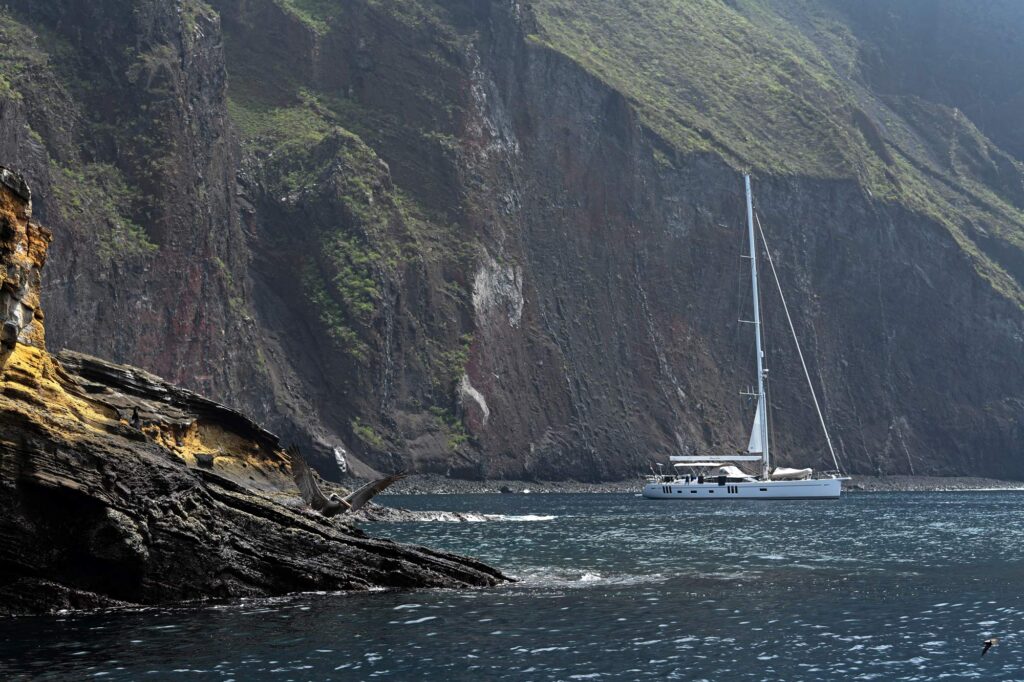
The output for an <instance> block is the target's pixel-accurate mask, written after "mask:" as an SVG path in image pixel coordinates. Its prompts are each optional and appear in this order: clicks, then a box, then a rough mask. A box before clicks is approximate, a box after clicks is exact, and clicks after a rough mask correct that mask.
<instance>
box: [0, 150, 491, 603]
mask: <svg viewBox="0 0 1024 682" xmlns="http://www.w3.org/2000/svg"><path fill="white" fill-rule="evenodd" d="M29 196H30V195H29V193H28V191H27V188H26V187H25V185H24V183H23V182H22V181H21V179H20V178H19V177H17V176H14V175H13V174H11V173H9V172H8V171H6V170H0V221H2V223H3V228H4V233H3V241H2V242H0V272H2V273H5V279H4V282H3V289H2V296H3V302H4V306H5V308H4V310H6V318H5V324H10V325H13V326H14V327H16V330H12V332H11V335H10V337H9V338H10V340H9V341H8V340H7V338H6V337H5V343H4V346H3V353H2V355H0V615H5V614H18V613H37V612H46V611H52V610H55V609H61V608H87V607H95V606H105V605H116V604H156V603H168V602H177V601H182V600H195V599H206V598H224V597H238V596H258V595H273V594H282V593H286V592H290V591H300V590H325V589H329V590H335V589H352V590H360V589H369V588H376V587H395V588H397V587H458V586H470V585H493V584H496V583H497V582H500V581H502V580H504V578H503V576H502V575H501V574H500V573H499V572H497V571H495V570H494V569H491V568H489V567H487V566H484V565H483V564H480V563H478V562H475V561H473V560H471V559H466V558H463V557H457V556H453V555H449V554H444V553H439V552H433V551H430V550H427V549H424V548H415V547H407V546H402V545H397V544H395V543H393V542H390V541H386V540H376V539H373V538H368V537H366V536H365V535H364V534H363V533H362V532H361V531H359V530H358V529H355V528H353V527H350V526H347V525H345V524H344V522H343V520H342V521H340V522H339V521H335V522H332V521H330V520H327V519H324V518H323V517H321V516H319V515H317V514H315V513H312V512H310V511H309V510H307V509H305V508H304V505H302V504H301V502H299V501H298V499H297V498H296V497H295V496H294V495H293V494H292V492H289V491H291V490H292V487H291V484H290V482H289V479H290V474H289V469H288V462H287V459H286V456H285V455H284V453H283V452H282V451H281V449H280V447H279V444H278V439H277V437H276V436H274V435H273V434H271V433H269V432H267V431H266V430H263V429H262V428H260V427H259V426H258V425H257V424H256V423H254V422H253V421H252V420H250V419H249V418H247V417H245V416H244V415H242V414H241V413H239V412H237V411H234V410H232V409H229V408H227V407H225V406H223V405H220V404H218V403H216V402H214V401H211V400H208V399H206V398H203V397H202V396H199V395H197V394H195V393H193V392H191V391H187V390H185V389H181V388H179V387H176V386H174V385H171V384H169V383H167V382H165V381H163V380H161V379H159V378H158V377H155V376H153V375H151V374H149V373H147V372H145V371H143V370H140V369H138V368H134V367H128V366H124V365H116V364H112V363H109V362H106V361H103V360H100V359H98V358H93V357H90V356H86V355H82V354H78V353H69V352H65V353H62V354H61V355H60V356H58V357H56V358H54V357H52V356H50V355H49V354H48V353H47V351H46V347H45V343H44V335H43V323H42V313H41V310H40V308H39V293H40V291H39V279H40V278H39V271H40V269H41V267H42V265H43V263H44V262H45V258H46V247H47V245H48V242H49V235H48V233H47V231H46V230H45V229H43V228H42V227H40V226H38V225H35V224H33V223H32V222H30V220H29V217H30V215H31V204H30V201H29ZM12 310H13V312H12ZM282 491H283V492H282Z"/></svg>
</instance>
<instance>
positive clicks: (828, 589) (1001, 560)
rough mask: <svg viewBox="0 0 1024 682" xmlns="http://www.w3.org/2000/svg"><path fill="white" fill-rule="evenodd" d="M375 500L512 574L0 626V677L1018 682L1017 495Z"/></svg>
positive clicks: (435, 542)
mask: <svg viewBox="0 0 1024 682" xmlns="http://www.w3.org/2000/svg"><path fill="white" fill-rule="evenodd" d="M381 500H382V501H385V502H387V503H389V504H393V505H395V506H404V507H408V508H413V509H423V510H427V509H430V510H451V511H463V512H479V513H480V514H482V515H487V516H481V517H480V518H481V519H486V520H481V521H480V522H477V523H450V522H429V523H402V524H376V525H371V526H368V528H367V530H368V531H369V532H371V533H372V534H375V535H382V536H388V537H391V538H394V539H395V540H398V541H402V542H412V543H417V544H423V545H427V546H430V547H436V548H441V549H445V550H449V551H453V552H460V553H465V554H470V555H473V556H476V557H479V558H480V559H482V560H484V561H487V562H489V563H491V564H493V565H495V566H499V567H501V568H502V569H504V570H505V571H507V572H508V573H509V574H510V575H513V576H515V577H517V578H518V579H519V582H517V583H515V584H513V585H509V586H507V587H500V588H496V589H472V590H421V591H405V592H377V593H368V594H305V595H298V596H293V597H288V598H281V599H264V600H246V601H239V602H232V603H227V604H218V605H211V606H205V607H190V608H179V609H142V610H135V611H118V612H103V613H92V614H68V615H62V616H56V617H38V618H17V619H7V620H0V678H3V679H18V678H25V679H29V678H31V679H87V678H94V677H95V678H100V679H133V680H136V679H138V680H147V679H153V680H157V679H161V680H162V679H171V680H174V679H181V680H203V679H211V680H232V679H233V680H239V681H241V680H264V679H267V680H271V679H272V680H326V679H334V680H375V679H392V680H413V679H437V680H446V681H451V680H646V679H651V680H702V679H704V680H938V679H949V680H956V679H974V678H977V679H986V680H993V679H1005V680H1009V679H1024V634H1021V633H1022V629H1024V493H1019V492H950V493H852V494H846V495H844V496H843V498H842V499H840V500H838V501H832V502H820V501H819V502H811V501H808V502H799V501H776V502H764V501H756V500H749V501H743V500H728V501H725V500H722V501H715V502H711V501H704V502H699V501H692V502H683V501H678V502H677V501H651V500H644V499H642V498H640V497H636V496H634V495H628V494H618V495H594V494H589V495H552V494H545V495H537V494H533V495H461V496H409V497H402V496H394V495H391V496H382V497H381ZM991 636H997V637H999V638H1000V642H999V644H998V645H997V646H996V647H995V648H994V649H993V650H992V651H990V652H989V654H988V655H986V656H985V657H984V658H981V657H980V654H981V644H982V641H983V640H984V639H986V638H988V637H991Z"/></svg>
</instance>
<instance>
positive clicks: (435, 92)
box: [0, 0, 1024, 479]
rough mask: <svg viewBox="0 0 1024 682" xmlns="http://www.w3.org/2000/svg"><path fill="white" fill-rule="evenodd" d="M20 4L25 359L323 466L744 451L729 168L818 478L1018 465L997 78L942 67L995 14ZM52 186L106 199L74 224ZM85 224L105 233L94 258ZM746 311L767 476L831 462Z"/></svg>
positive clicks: (564, 469) (13, 144) (841, 8)
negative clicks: (775, 285)
mask: <svg viewBox="0 0 1024 682" xmlns="http://www.w3.org/2000/svg"><path fill="white" fill-rule="evenodd" d="M37 5H38V3H17V2H16V3H14V7H15V10H14V11H13V13H12V14H11V15H10V16H7V17H5V22H6V23H5V24H4V26H5V29H4V30H5V31H6V35H7V36H9V37H8V39H7V43H8V44H9V45H10V47H9V48H8V50H7V52H8V53H10V54H11V55H13V57H11V58H10V59H8V67H7V71H6V72H5V75H6V77H7V79H8V80H9V81H10V83H11V84H12V85H11V89H10V91H9V92H8V93H7V94H6V95H5V96H4V104H3V107H2V108H0V129H2V130H5V131H8V134H5V135H4V136H3V138H2V141H0V145H7V147H3V148H0V151H3V153H4V154H5V155H8V158H9V162H11V163H14V162H15V161H17V162H19V163H21V164H23V166H24V167H25V168H27V169H28V170H29V171H30V174H35V176H36V177H38V181H37V182H38V183H39V184H40V186H41V187H42V188H43V191H42V192H41V194H42V195H43V198H42V200H41V203H42V205H43V206H44V208H45V210H46V212H47V217H48V219H49V220H50V223H51V224H52V225H53V227H54V229H55V231H56V232H57V234H58V235H60V234H61V233H62V232H63V231H67V232H71V231H72V229H76V230H78V231H79V232H80V233H81V239H79V240H75V247H74V252H73V253H72V252H71V251H70V250H69V251H66V252H63V253H62V252H61V251H60V248H61V247H60V246H59V244H60V243H61V241H62V240H58V242H57V243H58V246H57V247H55V255H54V258H53V263H52V265H51V268H54V269H56V270H57V274H56V275H53V276H52V280H51V281H52V287H53V288H54V290H55V294H54V296H55V297H56V298H57V300H58V308H57V309H54V308H52V307H51V318H52V319H53V322H52V323H51V328H53V327H54V326H56V329H57V330H56V331H54V330H53V329H51V337H52V338H56V339H58V340H59V342H60V343H61V344H65V343H66V344H67V345H70V346H71V347H75V348H81V349H84V350H89V351H91V352H100V353H105V354H109V355H111V356H112V357H114V358H116V359H118V360H123V361H129V360H130V361H131V362H133V363H139V364H142V365H143V366H146V367H149V368H152V369H154V370H156V371H159V372H161V373H165V374H167V375H168V376H171V377H174V378H176V379H181V380H183V381H185V382H186V383H187V384H188V385H190V386H194V387H199V388H203V389H204V390H211V391H213V393H214V394H215V395H217V396H219V397H221V398H223V399H225V400H227V401H229V402H232V403H235V404H238V405H240V406H244V407H245V408H246V409H248V410H250V411H252V412H253V413H254V414H256V415H258V416H260V417H261V418H264V417H265V418H267V419H269V420H270V423H271V424H272V425H273V428H274V429H275V430H279V431H281V432H282V433H284V434H286V435H288V436H289V437H292V436H294V437H296V438H298V439H300V440H301V441H303V442H305V443H307V444H308V445H309V446H310V447H311V448H313V449H315V451H316V452H318V453H319V454H320V460H319V465H320V468H321V469H322V470H323V471H324V472H325V473H326V474H328V475H336V474H337V471H336V466H335V463H336V462H339V463H340V462H344V463H345V465H346V466H348V467H351V468H354V469H356V470H357V471H359V470H361V467H364V466H366V465H368V466H369V467H376V468H381V469H383V468H387V469H392V468H397V467H399V466H407V467H411V468H414V469H417V470H429V471H439V472H446V473H450V474H452V475H458V476H470V477H477V476H507V477H530V476H535V477H555V478H559V477H566V476H572V477H582V478H587V479H596V478H609V477H620V476H625V475H628V474H631V473H633V472H635V471H636V470H638V469H644V468H646V465H647V462H648V461H649V459H650V458H651V456H652V455H655V454H661V455H664V454H668V453H673V452H679V451H691V450H699V451H706V450H708V449H714V450H717V451H720V450H722V449H726V450H731V449H736V448H740V447H742V446H743V444H744V442H745V435H746V434H745V429H746V427H747V422H748V421H749V412H750V411H751V408H750V406H749V405H746V404H745V403H744V402H742V401H741V400H740V399H738V398H737V397H736V394H737V392H738V391H739V390H740V389H741V388H743V387H744V386H745V385H746V383H748V382H749V381H750V376H751V374H752V368H751V365H752V362H751V355H752V349H751V348H750V347H749V346H750V344H748V343H747V341H746V335H745V332H744V330H738V329H737V323H736V320H737V319H739V318H742V317H744V316H745V315H746V314H749V313H746V312H745V309H744V308H743V307H742V305H743V302H745V287H746V286H747V285H746V284H745V283H744V282H743V281H740V280H739V279H738V278H739V277H740V276H741V272H742V267H743V265H742V263H741V261H740V259H739V258H738V255H739V254H740V253H741V250H742V244H743V241H742V229H741V225H742V195H741V183H740V179H739V173H738V170H737V169H738V168H753V169H754V172H755V192H756V197H757V200H758V205H759V206H758V207H759V212H760V215H761V217H762V219H763V220H764V223H765V227H766V230H767V231H768V236H769V239H770V240H771V242H772V248H773V253H774V254H775V256H776V258H777V260H778V265H779V267H780V273H779V274H780V277H781V278H782V280H783V286H784V288H785V289H786V290H787V292H788V295H789V298H790V305H791V307H793V308H795V309H796V310H797V311H799V312H798V314H797V323H798V327H799V328H798V332H799V333H800V335H801V338H802V339H803V342H804V344H805V353H807V354H808V356H809V362H810V369H811V372H812V375H813V376H814V378H815V379H816V380H817V381H820V382H821V384H823V385H824V387H825V392H824V408H825V411H826V414H827V416H828V418H829V420H830V421H831V422H832V423H833V424H834V427H835V428H836V433H835V434H834V435H835V436H836V440H837V442H838V444H839V449H840V456H841V459H842V461H843V463H844V465H845V466H846V467H847V468H849V469H850V470H852V471H855V472H863V473H917V474H926V473H928V474H938V473H947V474H949V473H968V472H970V473H974V474H986V475H995V476H1015V477H1020V476H1024V469H1022V468H1021V464H1020V462H1021V461H1024V460H1021V458H1019V457H1018V456H1017V455H1018V454H1019V453H1020V445H1019V444H1020V442H1022V441H1021V436H1022V435H1024V434H1022V433H1021V429H1022V428H1024V426H1022V420H1021V416H1020V415H1021V414H1022V412H1021V410H1022V408H1024V396H1022V394H1021V391H1020V388H1019V386H1020V381H1019V378H1020V377H1021V376H1022V374H1024V372H1022V370H1024V365H1022V364H1021V363H1022V362H1024V360H1022V359H1021V358H1022V357H1024V355H1022V354H1021V350H1022V347H1021V346H1022V339H1024V323H1022V319H1024V316H1022V314H1021V313H1022V302H1024V293H1022V291H1024V288H1022V284H1021V282H1022V279H1024V269H1022V268H1024V255H1022V254H1024V250H1022V244H1024V230H1022V226H1024V218H1022V209H1024V183H1022V177H1024V176H1022V165H1021V160H1020V155H1019V144H1018V142H1019V140H1018V139H1017V138H1018V137H1019V135H1018V133H1019V131H1016V129H1015V128H1014V127H1013V126H1012V125H1011V124H1010V123H1007V121H1006V120H1004V119H1002V118H1000V117H999V116H997V115H994V114H993V113H992V112H993V111H995V110H1001V108H1002V107H1003V106H1004V105H1009V104H1011V103H1012V101H1011V99H1010V97H1011V95H1007V94H1005V93H1010V92H1011V91H1012V88H1008V87H1007V85H1008V84H1007V81H1006V79H1005V78H1003V76H1001V75H1000V74H1003V73H1009V72H1010V71H1007V69H1009V68H1010V67H1009V66H1008V64H1009V60H1010V56H1006V59H1007V62H1006V63H1005V64H1004V62H1003V60H1002V57H1001V56H1000V55H999V54H990V52H985V51H982V53H978V54H979V55H980V56H979V57H978V58H977V59H978V61H977V63H974V62H972V63H970V64H966V65H965V64H962V63H960V62H958V61H957V60H956V58H955V57H956V55H958V54H960V53H961V51H963V52H969V50H967V49H966V47H964V46H965V45H971V44H975V43H977V44H979V45H980V44H982V43H984V42H985V40H986V35H988V34H989V33H990V32H992V31H997V30H998V27H999V26H1004V25H1017V24H1020V25H1024V17H1022V16H1021V14H1020V12H1019V11H1018V10H1017V9H1015V7H1014V6H1013V5H1012V4H998V3H997V4H996V5H998V6H996V5H993V6H990V7H989V8H988V9H987V10H986V11H985V12H982V13H975V14H972V21H971V22H966V23H965V21H963V18H962V17H960V18H958V16H959V15H958V14H957V11H958V10H956V8H955V7H954V5H955V3H938V4H934V3H905V4H901V6H900V8H899V10H898V11H897V12H896V14H897V15H898V16H897V17H896V19H897V20H894V21H892V22H890V21H889V20H888V19H886V17H889V14H890V8H889V6H888V5H883V4H880V3H863V4H860V5H858V6H857V7H856V8H850V7H847V6H846V3H835V4H834V5H833V4H828V3H824V4H821V3H818V4H813V5H811V4H808V5H804V4H799V3H798V4H794V3H776V2H773V1H769V0H763V1H758V2H745V3H718V2H707V3H678V2H669V3H658V2H653V1H652V2H640V3H620V2H575V1H574V2H562V1H561V0H543V1H541V2H537V3H535V7H533V8H531V7H529V6H527V5H524V4H520V3H516V2H506V1H501V2H499V1H494V2H485V1H483V0H480V1H471V0H465V1H456V2H445V3H434V2H429V1H426V0H422V1H420V0H408V1H405V2H399V1H397V0H388V1H386V2H373V3H371V2H362V1H357V2H348V3H342V2H338V3H309V2H300V1H299V0H289V1H287V2H286V1H284V0H277V1H275V0H251V1H247V2H237V1H235V0H216V1H214V2H211V3H210V6H207V5H206V4H204V3H201V2H191V1H186V2H182V3H176V4H170V5H167V6H166V7H165V6H164V5H162V4H157V3H141V4H138V3H136V8H135V9H134V10H133V11H129V10H128V9H127V7H126V6H121V5H120V4H118V3H115V2H111V3H101V5H100V6H99V7H98V8H91V9H89V10H82V9H78V8H77V4H76V3H63V2H51V3H47V8H45V9H41V8H39V7H38V6H37ZM151 5H152V6H151ZM1014 22H1017V23H1016V24H1015V23H1014ZM83 26H87V27H89V29H90V30H89V32H86V33H84V34H83V33H82V28H81V27H83ZM114 26H117V27H118V29H117V31H114V30H113V27H114ZM953 26H965V27H966V28H965V30H964V31H963V32H961V33H960V34H958V41H959V42H957V43H956V45H959V46H960V47H957V48H956V49H957V51H955V52H951V50H953V47H954V45H952V44H951V45H945V44H944V43H943V41H941V40H938V39H936V38H929V36H941V35H946V34H947V33H949V32H951V31H952V27H953ZM880 27H885V30H884V31H882V30H880ZM928 27H932V28H931V29H929V28H928ZM104 30H106V31H107V32H108V33H111V36H112V41H113V44H116V45H117V46H118V47H117V49H116V50H115V48H114V47H112V46H111V45H106V44H103V43H101V42H97V41H92V40H87V39H85V38H82V37H81V35H94V34H96V33H97V32H99V33H100V34H102V32H103V31H104ZM929 31H931V32H929ZM114 33H116V35H114ZM26 36H28V37H26ZM118 41H120V42H118ZM914 45H918V46H920V49H918V48H916V47H913V46H914ZM961 48H962V50H961ZM985 55H988V56H987V57H986V56H985ZM12 63H13V64H14V65H16V66H17V67H18V68H17V69H15V68H12V67H11V64H12ZM978 64H986V65H988V66H986V67H985V69H984V73H985V78H981V79H977V78H970V77H969V76H967V75H965V74H967V73H969V72H970V73H973V72H974V71H976V70H977V68H976V67H978ZM1004 67H1005V68H1004ZM978 68H980V67H978ZM1011 70H1012V69H1011ZM947 72H948V73H947ZM86 74H88V75H86ZM94 74H99V75H94ZM947 76H948V77H947ZM82 81H88V82H89V83H90V87H89V88H84V87H82ZM112 95H114V96H116V97H118V98H119V101H123V102H127V105H126V106H124V107H122V108H121V109H120V110H119V111H118V112H113V111H111V110H110V108H109V105H104V104H103V102H107V101H109V97H111V96H112ZM979 102H987V103H989V104H991V105H992V106H989V105H988V104H986V105H985V106H981V105H979V104H978V103H979ZM155 113H156V114H159V115H154V114H155ZM69 121H70V122H72V123H71V124H69V123H68V122H69ZM33 131H34V132H33ZM233 135H237V140H238V146H237V147H234V146H232V143H231V140H232V136H233ZM76 155H77V156H76ZM144 161H145V163H144ZM62 164H63V165H62ZM62 168H63V169H64V170H61V169H62ZM75 173H80V175H75ZM236 179H237V184H236V182H235V181H236ZM64 181H66V182H65V184H64V185H61V182H64ZM62 186H63V187H65V188H87V189H88V190H89V191H90V192H93V190H95V191H94V192H93V193H92V194H89V195H88V197H105V198H104V199H103V200H102V201H101V200H99V199H95V198H91V199H90V198H88V197H83V198H81V200H80V201H79V204H80V205H81V206H82V213H81V216H82V217H83V222H81V224H80V226H78V227H74V228H72V222H71V221H69V220H67V219H66V216H65V215H64V213H62V212H66V211H69V210H72V208H67V207H68V206H71V207H74V206H75V199H76V195H74V194H72V193H71V191H70V190H69V189H64V190H63V195H62V193H61V192H62V190H61V187H62ZM69 200H70V201H69ZM62 207H65V208H62ZM97 207H100V208H103V210H105V211H107V212H106V213H103V212H102V211H97ZM108 209H109V210H108ZM111 211H112V213H111ZM97 216H100V217H99V218H98V217H97ZM120 218H124V220H121V219H120ZM101 223H102V224H101ZM118 230H120V231H118ZM111 234H115V235H121V237H118V238H117V239H113V240H112V242H111V243H114V244H118V245H124V244H129V243H130V244H133V245H134V246H132V247H131V248H128V247H125V248H124V249H122V250H121V251H120V252H119V253H118V254H117V255H116V256H114V257H110V258H109V259H108V260H107V261H104V260H103V258H102V254H103V253H104V251H103V250H102V239H105V238H106V237H105V235H107V236H109V235H111ZM125 235H128V236H133V238H134V237H138V239H137V240H135V241H132V240H131V239H129V238H128V236H125ZM122 237H123V238H122ZM97 254H99V255H97ZM104 263H105V265H104ZM126 292H132V293H131V295H129V294H127V293H126ZM766 305H767V306H768V308H769V320H770V324H771V326H770V327H769V329H768V333H769V338H770V339H771V340H772V344H771V345H770V347H769V352H770V356H769V365H770V367H771V368H772V387H773V389H772V390H773V397H774V398H775V404H776V405H777V406H778V407H779V410H778V411H777V413H776V415H775V428H776V433H777V435H778V436H779V443H778V447H777V449H776V451H777V452H778V453H779V455H780V463H782V464H786V463H790V462H792V463H798V462H801V463H808V464H813V465H815V466H818V467H830V466H831V461H830V459H829V458H827V456H826V455H825V454H824V449H823V448H824V444H823V441H822V439H821V438H820V436H819V435H818V434H817V431H816V426H815V424H816V418H815V416H814V414H813V411H812V408H811V405H810V403H809V401H808V400H807V399H806V398H804V397H802V396H805V395H806V392H805V391H804V390H803V388H802V387H801V382H802V377H801V376H800V374H799V370H798V367H799V365H798V364H797V362H796V358H795V356H794V355H793V353H792V352H791V351H790V350H789V347H788V346H787V345H786V344H787V343H788V339H787V334H788V331H787V330H786V329H785V328H784V327H783V326H782V325H781V323H782V321H783V320H782V317H781V315H779V314H774V313H777V312H778V310H777V308H775V309H772V306H773V305H775V304H774V302H773V301H771V300H768V301H766ZM62 306H66V307H62ZM85 310H88V311H91V312H92V313H94V314H85V313H84V312H83V311H85ZM127 315H131V316H132V317H136V318H138V319H139V321H140V324H138V325H135V326H132V327H131V328H127V329H126V328H123V327H118V326H117V325H112V324H110V322H111V318H112V317H114V316H117V317H124V316H127ZM107 316H110V317H107ZM83 317H84V318H85V320H84V322H82V323H81V324H79V323H78V320H79V319H81V318H83ZM168 322H171V323H173V325H172V326H168V325H167V323H168Z"/></svg>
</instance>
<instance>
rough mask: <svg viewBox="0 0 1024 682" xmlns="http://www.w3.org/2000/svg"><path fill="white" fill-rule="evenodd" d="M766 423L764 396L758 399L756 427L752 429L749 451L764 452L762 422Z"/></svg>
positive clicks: (755, 417)
mask: <svg viewBox="0 0 1024 682" xmlns="http://www.w3.org/2000/svg"><path fill="white" fill-rule="evenodd" d="M763 423H764V398H758V399H757V412H755V413H754V428H752V429H751V430H750V444H749V445H747V452H756V453H758V454H760V453H762V452H764V445H763V444H762V443H761V431H762V430H763V429H762V427H761V424H763Z"/></svg>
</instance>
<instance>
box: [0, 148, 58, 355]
mask: <svg viewBox="0 0 1024 682" xmlns="http://www.w3.org/2000/svg"><path fill="white" fill-rule="evenodd" d="M0 184H2V185H3V188H4V191H3V193H2V196H0V254H2V255H0V258H2V264H3V270H2V271H0V315H2V317H3V322H2V326H0V346H2V347H3V349H4V350H5V351H9V350H11V349H13V348H14V346H15V345H16V344H17V343H27V344H30V345H33V346H36V347H38V348H44V347H45V339H44V335H43V324H42V320H43V310H42V308H41V307H40V305H39V287H40V281H41V278H42V269H43V265H45V264H46V251H47V249H48V248H49V245H50V239H51V235H50V232H49V230H47V229H45V228H43V227H41V226H39V225H37V224H36V223H34V222H32V220H31V218H32V193H31V191H29V188H28V185H27V184H25V180H24V179H23V178H21V177H20V176H18V175H15V174H14V173H12V172H11V171H9V170H8V169H6V168H0Z"/></svg>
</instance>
